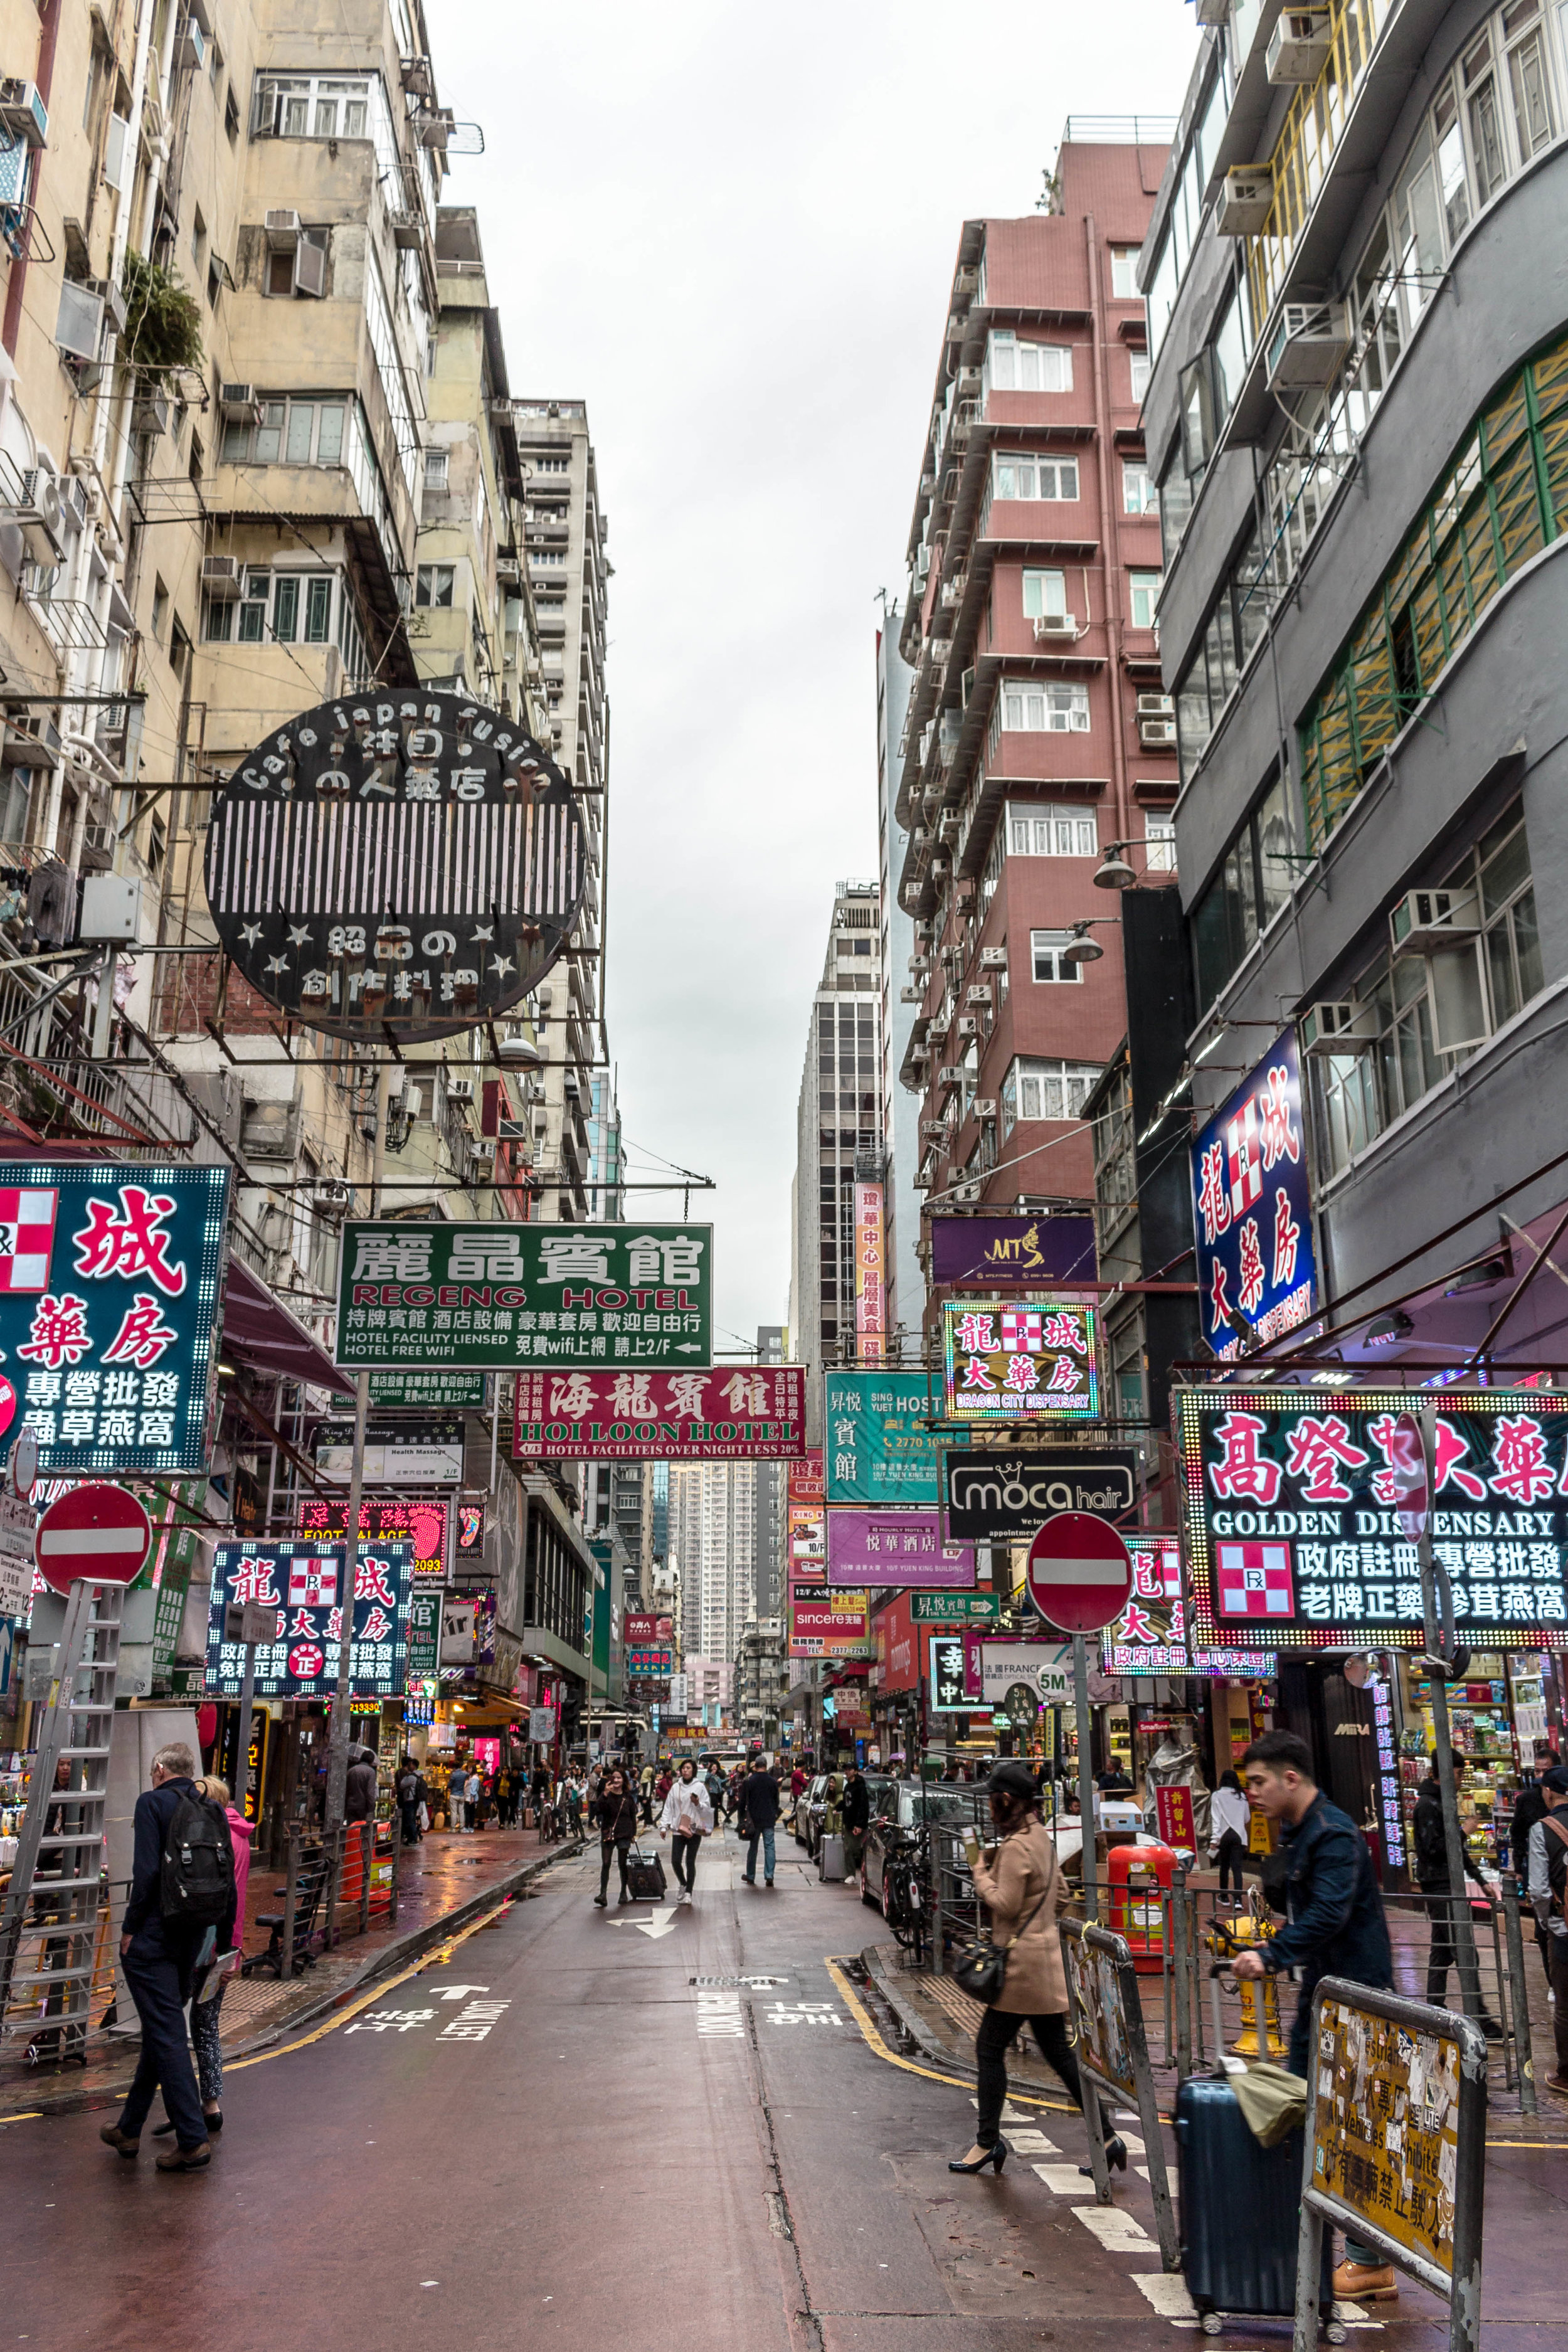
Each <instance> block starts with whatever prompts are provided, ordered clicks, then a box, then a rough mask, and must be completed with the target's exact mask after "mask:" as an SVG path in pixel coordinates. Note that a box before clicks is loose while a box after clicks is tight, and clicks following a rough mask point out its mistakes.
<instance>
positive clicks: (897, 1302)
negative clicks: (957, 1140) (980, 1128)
mask: <svg viewBox="0 0 1568 2352" xmlns="http://www.w3.org/2000/svg"><path fill="white" fill-rule="evenodd" d="M901 625H902V614H901V613H900V608H899V605H898V604H897V603H893V604H889V605H888V607H887V609H886V610H885V611H884V613H883V614H882V625H881V627H880V628H879V630H878V632H877V874H878V880H879V885H880V888H881V917H882V940H881V947H882V959H881V960H882V971H881V993H882V1024H881V1053H880V1062H879V1092H880V1097H881V1109H882V1138H883V1143H884V1146H885V1156H886V1171H887V1172H886V1178H885V1184H884V1191H883V1202H882V1210H883V1217H884V1220H885V1223H886V1232H885V1235H884V1247H883V1256H884V1260H885V1263H886V1266H887V1283H888V1298H887V1325H888V1352H889V1356H892V1357H898V1356H900V1355H901V1354H902V1353H903V1352H904V1347H905V1344H906V1342H907V1343H909V1344H910V1348H911V1349H914V1348H915V1347H916V1346H918V1341H919V1336H920V1331H921V1318H922V1316H923V1314H924V1310H925V1277H924V1276H923V1274H922V1273H921V1259H920V1241H921V1198H920V1194H919V1193H918V1192H916V1190H915V1179H916V1177H917V1176H918V1175H919V1173H920V1165H921V1144H920V1112H919V1109H918V1108H917V1107H916V1105H915V1102H914V1099H913V1097H912V1096H911V1095H910V1090H909V1088H908V1087H903V1086H900V1083H899V1072H900V1068H901V1067H902V1065H903V1059H904V1052H905V1048H906V1047H907V1046H908V1045H909V1043H910V1037H911V1036H912V1035H913V1034H914V1025H915V1017H916V1008H917V1007H918V1006H919V1005H920V1003H921V1000H922V998H923V997H924V994H925V991H924V990H923V989H922V988H921V986H920V985H919V983H918V982H917V981H916V979H915V977H914V971H913V968H912V966H911V963H910V958H911V956H912V955H913V954H914V952H915V926H914V919H913V917H912V916H911V915H910V912H909V910H908V908H906V907H905V905H904V903H903V901H902V899H901V898H900V897H899V893H898V881H899V877H900V875H901V874H902V872H903V870H904V859H905V856H906V855H907V854H908V850H909V845H910V829H909V827H908V826H907V825H904V824H900V822H899V819H898V815H897V814H896V812H895V810H894V807H893V798H894V793H895V790H896V784H897V776H898V768H899V745H900V742H901V741H902V740H903V734H904V722H905V719H906V717H907V714H908V711H909V707H910V686H911V684H912V683H913V678H914V673H913V671H912V670H911V669H910V666H909V664H908V662H907V661H906V660H905V659H904V657H903V655H902V654H901V653H900V650H899V639H900V634H901Z"/></svg>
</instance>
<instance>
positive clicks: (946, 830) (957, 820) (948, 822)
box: [936, 809, 963, 842]
mask: <svg viewBox="0 0 1568 2352" xmlns="http://www.w3.org/2000/svg"><path fill="white" fill-rule="evenodd" d="M936 830H937V838H938V839H939V840H941V841H946V842H954V841H956V840H957V839H958V837H959V835H960V834H961V833H962V832H963V817H962V816H961V815H960V814H959V812H958V810H957V809H954V810H953V812H952V814H951V816H944V817H943V818H942V823H941V824H939V825H938V827H937V829H936Z"/></svg>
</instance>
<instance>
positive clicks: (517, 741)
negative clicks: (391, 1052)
mask: <svg viewBox="0 0 1568 2352" xmlns="http://www.w3.org/2000/svg"><path fill="white" fill-rule="evenodd" d="M584 850H585V845H584V830H583V821H582V817H581V815H580V814H579V812H578V810H577V807H576V805H575V802H574V795H573V792H572V787H571V785H570V784H569V783H568V782H567V780H566V778H565V776H564V775H563V773H562V772H561V770H560V769H559V768H558V767H557V766H556V765H555V762H554V761H552V759H551V758H550V756H549V754H548V752H546V751H542V749H541V747H540V746H539V744H537V743H536V742H535V741H534V740H533V738H532V736H531V735H529V734H527V733H525V732H524V730H522V728H521V726H519V725H518V724H517V723H516V722H515V721H513V720H511V719H507V718H505V717H503V716H502V715H501V713H500V712H499V711H495V710H488V709H485V707H484V706H483V704H481V703H476V702H471V701H469V700H468V698H466V697H464V696H462V695H458V694H445V693H438V692H433V691H426V690H424V689H422V688H397V689H393V688H388V689H386V690H384V691H383V692H380V693H377V694H374V695H366V696H363V697H359V698H355V697H349V698H345V699H344V700H343V701H342V702H324V703H322V704H321V705H320V707H319V708H318V709H314V710H307V711H305V712H303V713H302V714H301V715H300V717H299V718H298V719H290V720H289V723H288V725H287V726H285V727H279V729H278V730H277V731H276V732H275V733H274V734H272V735H269V736H268V739H267V740H266V741H265V742H264V743H262V744H260V745H258V748H257V750H256V751H253V752H252V753H251V755H250V757H249V758H248V759H247V760H245V761H242V762H241V764H240V766H239V767H238V768H237V769H236V771H235V772H234V774H233V775H232V776H231V777H230V779H229V781H228V782H227V783H226V785H225V787H224V789H223V791H222V792H221V793H219V794H218V795H217V797H216V800H215V801H214V803H213V811H212V819H211V823H210V824H209V826H208V829H207V853H206V893H207V905H208V907H209V908H210V909H211V911H212V918H213V921H214V924H215V925H216V929H217V934H218V938H219V939H220V940H221V941H222V942H223V945H224V947H225V948H226V950H227V952H228V954H229V955H230V956H231V957H232V959H233V961H234V962H235V963H236V964H237V967H238V968H239V970H240V971H242V972H243V973H244V975H245V977H246V979H247V981H248V982H250V984H251V986H252V987H253V988H255V989H257V990H258V991H259V992H260V993H261V994H262V995H263V996H265V997H266V998H268V1001H269V1002H270V1003H273V1004H275V1005H276V1006H277V1007H278V1009H279V1012H280V1013H284V1014H286V1015H287V1016H288V1018H289V1019H290V1020H293V1021H302V1022H305V1023H307V1024H309V1025H310V1027H312V1028H316V1029H327V1030H331V1031H332V1032H333V1033H334V1034H336V1035H338V1036H341V1037H382V1036H384V1034H386V1032H387V1031H388V1030H390V1031H391V1032H392V1034H394V1035H395V1037H396V1038H397V1039H398V1040H399V1041H400V1042H401V1041H405V1040H415V1039H420V1038H428V1037H449V1036H452V1035H454V1034H457V1033H458V1031H460V1030H464V1029H471V1028H472V1027H473V1026H474V1025H475V1024H476V1023H478V1022H480V1021H484V1020H486V1019H488V1018H489V1017H491V1016H493V1015H494V1014H496V1013H503V1012H505V1010H506V1009H507V1007H508V1006H509V1005H511V1004H515V1003H517V1002H518V1000H519V998H520V997H522V996H524V995H526V994H527V993H528V992H529V991H530V990H531V989H532V988H534V987H536V986H537V985H538V983H539V982H540V981H541V980H542V978H543V977H544V974H545V973H546V972H547V971H549V970H550V968H551V966H552V964H553V963H554V961H556V958H557V957H558V956H559V955H560V953H561V950H562V947H563V943H564V941H565V939H566V936H567V934H568V932H569V931H570V929H571V928H572V925H573V923H574V921H575V919H576V916H577V910H578V908H579V907H580V906H581V904H582V900H583V891H584V881H585V872H586V867H585V856H584Z"/></svg>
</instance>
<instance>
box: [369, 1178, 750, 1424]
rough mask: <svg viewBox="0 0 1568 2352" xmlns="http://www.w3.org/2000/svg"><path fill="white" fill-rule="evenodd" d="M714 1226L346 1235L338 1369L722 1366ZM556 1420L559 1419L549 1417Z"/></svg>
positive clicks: (417, 1227) (409, 1228)
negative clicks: (717, 1350)
mask: <svg viewBox="0 0 1568 2352" xmlns="http://www.w3.org/2000/svg"><path fill="white" fill-rule="evenodd" d="M712 1265H713V1228H712V1226H711V1225H643V1226H637V1225H632V1224H627V1225H547V1224H537V1225H532V1224H531V1225H511V1224H499V1223H489V1224H479V1223H476V1224H445V1223H442V1224H436V1223H426V1224H412V1223H410V1224H399V1223H382V1224H369V1223H358V1222H356V1221H354V1220H353V1219H351V1220H350V1221H349V1222H347V1223H345V1224H344V1226H343V1238H342V1254H341V1257H340V1260H339V1268H340V1271H339V1279H338V1327H337V1361H338V1362H339V1363H340V1364H345V1365H353V1366H354V1367H356V1368H357V1367H359V1366H361V1365H365V1366H381V1367H387V1366H396V1365H400V1364H424V1365H439V1364H459V1365H468V1366H471V1367H486V1366H497V1367H500V1366H511V1365H515V1364H518V1363H526V1362H529V1361H533V1362H537V1361H538V1360H540V1359H541V1358H547V1359H548V1360H550V1361H551V1362H552V1363H553V1364H557V1365H560V1366H563V1367H566V1368H570V1367H573V1366H580V1367H582V1368H583V1369H584V1370H589V1369H594V1368H597V1367H605V1366H611V1367H614V1366H619V1365H622V1364H626V1365H628V1366H630V1365H640V1366H645V1367H647V1368H648V1369H650V1370H651V1369H653V1368H655V1367H657V1366H658V1365H661V1364H670V1365H673V1366H678V1367H686V1366H695V1365H699V1364H708V1363H710V1362H711V1361H712V1346H713V1341H712V1328H713V1327H712V1309H711V1294H712ZM552 1417H553V1416H552Z"/></svg>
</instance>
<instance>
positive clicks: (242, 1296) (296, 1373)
mask: <svg viewBox="0 0 1568 2352" xmlns="http://www.w3.org/2000/svg"><path fill="white" fill-rule="evenodd" d="M223 1346H224V1349H225V1352H226V1354H227V1355H228V1356H229V1358H230V1359H231V1360H233V1361H234V1362H235V1363H236V1364H237V1365H242V1366H243V1367H244V1368H245V1370H247V1371H251V1372H260V1373H262V1374H264V1375H267V1376H269V1377H271V1378H275V1379H282V1380H286V1381H310V1383H311V1385H312V1387H315V1388H321V1389H334V1390H336V1391H337V1392H338V1394H339V1395H341V1396H353V1392H354V1384H353V1376H352V1375H351V1374H350V1373H348V1372H341V1371H339V1370H338V1368H337V1366H336V1365H335V1364H334V1363H333V1361H332V1360H331V1357H330V1356H329V1355H328V1353H327V1351H326V1349H324V1348H323V1347H322V1345H321V1341H320V1340H319V1339H315V1338H314V1337H312V1335H311V1334H310V1332H309V1331H307V1329H306V1328H305V1326H304V1325H303V1324H302V1323H301V1322H300V1319H299V1318H298V1317H297V1316H295V1315H291V1314H290V1313H289V1309H288V1308H287V1307H285V1306H284V1304H283V1302H282V1300H281V1299H279V1298H276V1297H274V1296H273V1294H272V1292H271V1291H270V1290H268V1287H267V1285H266V1284H265V1283H264V1282H263V1281H262V1279H261V1277H260V1276H259V1275H257V1274H253V1273H252V1272H251V1270H250V1268H249V1267H248V1266H247V1265H246V1264H245V1262H244V1260H243V1259H241V1258H237V1257H232V1256H231V1257H230V1259H229V1262H228V1271H227V1273H226V1275H225V1276H224V1285H223Z"/></svg>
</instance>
